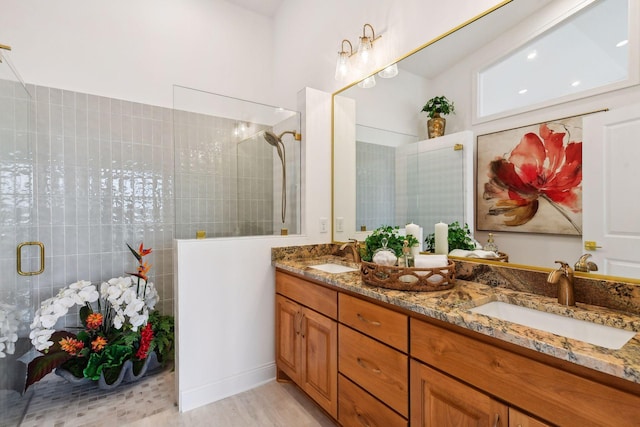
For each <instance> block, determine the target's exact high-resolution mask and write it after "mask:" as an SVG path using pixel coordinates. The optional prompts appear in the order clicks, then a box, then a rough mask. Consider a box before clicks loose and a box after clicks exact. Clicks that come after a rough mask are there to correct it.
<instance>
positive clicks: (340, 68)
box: [335, 39, 353, 81]
mask: <svg viewBox="0 0 640 427" xmlns="http://www.w3.org/2000/svg"><path fill="white" fill-rule="evenodd" d="M345 42H346V43H347V45H349V51H347V50H346V49H345V47H344V44H345ZM352 56H353V46H352V45H351V42H350V41H349V40H347V39H344V40H342V45H341V47H340V52H338V63H337V64H336V75H335V79H336V80H338V81H344V80H346V78H347V75H348V74H349V58H351V57H352Z"/></svg>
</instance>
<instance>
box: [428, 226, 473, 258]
mask: <svg viewBox="0 0 640 427" xmlns="http://www.w3.org/2000/svg"><path fill="white" fill-rule="evenodd" d="M447 241H448V242H449V250H450V251H452V250H454V249H464V250H467V251H470V250H473V249H475V248H476V243H475V241H474V240H473V239H472V238H471V230H469V226H468V225H467V224H466V223H465V225H464V226H461V225H460V224H459V223H458V221H454V222H452V223H451V224H449V233H448V236H447ZM424 243H425V250H426V251H428V252H433V251H434V250H435V248H436V237H435V233H431V234H429V235H428V236H427V238H426V239H424Z"/></svg>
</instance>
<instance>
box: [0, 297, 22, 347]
mask: <svg viewBox="0 0 640 427" xmlns="http://www.w3.org/2000/svg"><path fill="white" fill-rule="evenodd" d="M19 324H20V320H19V319H18V317H17V312H16V307H15V306H13V305H8V304H0V359H2V358H4V357H7V354H13V353H14V352H15V351H16V342H17V341H18V325H19Z"/></svg>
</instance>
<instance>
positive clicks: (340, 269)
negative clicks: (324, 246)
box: [310, 263, 359, 274]
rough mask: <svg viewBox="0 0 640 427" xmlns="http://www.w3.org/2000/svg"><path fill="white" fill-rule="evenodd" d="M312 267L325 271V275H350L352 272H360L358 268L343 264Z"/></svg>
mask: <svg viewBox="0 0 640 427" xmlns="http://www.w3.org/2000/svg"><path fill="white" fill-rule="evenodd" d="M310 267H311V268H315V269H316V270H320V271H324V272H325V273H332V274H337V273H348V272H350V271H359V270H358V269H357V268H353V267H349V266H346V265H342V264H333V263H327V264H318V265H312V266H310Z"/></svg>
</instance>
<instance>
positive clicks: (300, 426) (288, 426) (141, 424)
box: [129, 381, 336, 427]
mask: <svg viewBox="0 0 640 427" xmlns="http://www.w3.org/2000/svg"><path fill="white" fill-rule="evenodd" d="M129 426H132V427H157V426H193V427H196V426H197V427H199V426H202V427H205V426H207V427H208V426H215V427H276V426H277V427H325V426H327V427H328V426H331V427H334V426H336V424H335V423H334V422H333V421H332V420H331V419H330V418H329V417H327V416H326V415H325V414H324V413H323V412H322V411H321V410H320V409H319V408H318V407H317V406H315V405H314V404H313V403H312V402H311V401H310V400H309V398H308V397H306V395H304V394H303V393H302V392H301V391H300V390H299V389H298V388H297V387H296V386H294V385H293V384H282V383H277V382H275V381H272V382H269V383H267V384H264V385H262V386H260V387H257V388H255V389H252V390H249V391H246V392H244V393H240V394H237V395H235V396H231V397H228V398H226V399H223V400H220V401H218V402H215V403H211V404H209V405H207V406H203V407H200V408H197V409H194V410H192V411H189V412H186V413H182V414H180V413H178V410H177V408H173V409H171V410H168V411H165V412H161V413H158V414H155V415H153V416H151V417H147V418H144V419H142V420H140V421H137V422H134V423H131V424H129Z"/></svg>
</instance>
